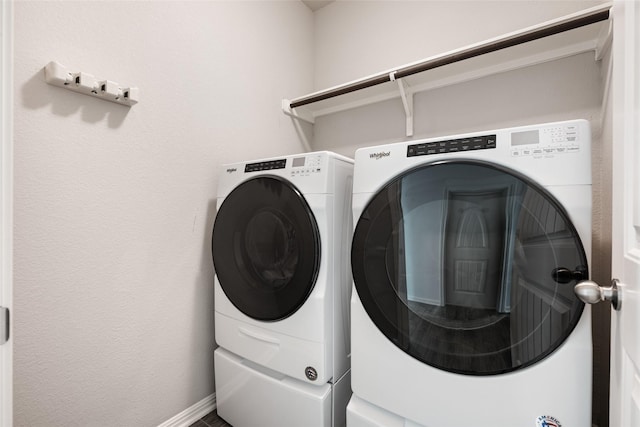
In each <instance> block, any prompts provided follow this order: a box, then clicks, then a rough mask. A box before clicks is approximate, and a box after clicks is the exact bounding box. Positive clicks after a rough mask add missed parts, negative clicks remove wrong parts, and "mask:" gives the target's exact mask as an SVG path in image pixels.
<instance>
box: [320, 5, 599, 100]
mask: <svg viewBox="0 0 640 427" xmlns="http://www.w3.org/2000/svg"><path fill="white" fill-rule="evenodd" d="M600 3H604V0H600V1H599V0H595V1H594V0H590V1H586V0H548V1H540V0H497V1H496V0H456V1H449V0H428V1H425V0H422V1H420V0H419V1H415V0H385V1H351V0H337V1H336V2H334V3H331V4H329V5H328V6H325V7H324V8H322V9H320V10H318V11H317V12H316V13H315V25H316V30H315V32H316V37H315V89H316V90H321V89H325V88H327V87H331V86H334V85H337V84H341V83H345V82H348V81H351V80H354V79H358V78H361V77H364V76H367V75H370V74H373V73H378V72H381V71H384V70H388V69H392V68H394V67H397V66H400V65H404V64H408V63H411V62H414V61H418V60H422V59H424V58H428V57H430V56H432V55H436V54H440V53H443V52H447V51H449V50H452V49H457V48H460V47H463V46H466V45H469V44H472V43H477V42H479V41H482V40H487V39H490V38H492V37H496V36H500V35H502V34H506V33H509V32H511V31H516V30H519V29H522V28H525V27H528V26H531V25H535V24H538V23H540V22H544V21H547V20H550V19H553V18H557V17H560V16H563V15H568V14H570V13H573V12H576V11H579V10H582V9H586V8H588V7H591V6H595V5H597V4H600Z"/></svg>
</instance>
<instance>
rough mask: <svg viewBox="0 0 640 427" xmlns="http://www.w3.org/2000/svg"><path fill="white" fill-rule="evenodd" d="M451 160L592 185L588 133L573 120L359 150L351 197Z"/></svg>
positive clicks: (551, 181)
mask: <svg viewBox="0 0 640 427" xmlns="http://www.w3.org/2000/svg"><path fill="white" fill-rule="evenodd" d="M451 160H455V161H461V160H472V161H482V162H488V163H493V164H496V165H501V166H504V167H507V168H509V169H511V170H513V171H516V172H519V173H521V174H523V175H525V176H527V177H528V178H529V179H532V180H534V181H536V182H537V183H538V184H540V185H543V186H552V185H590V184H591V130H590V126H589V122H587V121H586V120H571V121H564V122H554V123H545V124H537V125H530V126H522V127H515V128H507V129H499V130H490V131H483V132H473V133H467V134H460V135H452V136H444V137H438V138H429V139H422V140H417V141H405V142H400V143H394V144H387V145H378V146H374V147H367V148H361V149H359V150H357V151H356V155H355V171H354V183H353V192H354V193H370V192H375V191H376V190H378V189H379V188H381V187H382V186H383V185H384V184H386V183H387V182H388V181H389V180H391V179H392V178H394V177H396V176H397V175H399V174H401V173H402V172H405V171H407V170H409V169H412V168H415V167H418V166H423V165H426V164H429V163H437V162H442V161H451Z"/></svg>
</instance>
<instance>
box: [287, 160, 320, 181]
mask: <svg viewBox="0 0 640 427" xmlns="http://www.w3.org/2000/svg"><path fill="white" fill-rule="evenodd" d="M321 171H322V156H319V155H311V156H303V157H294V158H293V159H292V162H291V176H292V177H296V176H311V175H313V174H317V173H320V172H321Z"/></svg>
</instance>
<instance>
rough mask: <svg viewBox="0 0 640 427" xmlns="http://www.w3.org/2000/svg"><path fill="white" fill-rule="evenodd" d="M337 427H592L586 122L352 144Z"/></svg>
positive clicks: (588, 176) (588, 177)
mask: <svg viewBox="0 0 640 427" xmlns="http://www.w3.org/2000/svg"><path fill="white" fill-rule="evenodd" d="M353 192H354V194H353V210H354V224H355V229H354V237H353V242H352V258H351V263H352V269H353V279H354V285H355V292H354V293H353V296H352V304H351V309H352V310H351V320H352V330H351V337H352V341H351V348H352V358H351V365H352V370H351V373H352V389H353V397H352V399H351V401H350V403H349V405H348V408H347V425H348V426H349V427H364V426H366V427H371V426H384V427H396V426H397V427H399V426H404V427H407V426H425V427H470V426H474V427H493V426H495V425H504V426H518V427H543V426H544V427H547V426H564V427H588V426H591V398H592V396H591V370H592V342H591V315H590V309H589V307H585V306H584V304H583V303H582V302H581V301H580V300H579V299H578V298H577V297H576V296H575V295H574V290H573V288H574V285H575V284H576V283H577V282H579V281H580V280H582V279H586V278H588V276H589V269H588V265H589V259H590V251H591V143H590V127H589V124H588V123H587V122H586V121H584V120H576V121H568V122H558V123H549V124H541V125H536V126H526V127H520V128H512V129H502V130H493V131H487V132H479V133H473V134H465V135H456V136H450V137H444V138H434V139H427V140H421V141H409V142H403V143H397V144H391V145H384V146H377V147H371V148H365V149H361V150H358V151H357V152H356V158H355V170H354V190H353Z"/></svg>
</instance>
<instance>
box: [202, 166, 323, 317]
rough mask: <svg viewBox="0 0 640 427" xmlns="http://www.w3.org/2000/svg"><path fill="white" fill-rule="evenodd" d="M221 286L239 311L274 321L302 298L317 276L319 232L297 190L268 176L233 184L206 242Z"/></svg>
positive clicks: (289, 311) (310, 288)
mask: <svg viewBox="0 0 640 427" xmlns="http://www.w3.org/2000/svg"><path fill="white" fill-rule="evenodd" d="M211 250H212V254H213V264H214V266H215V270H216V275H217V277H218V281H219V283H220V286H221V287H222V290H223V291H224V293H225V294H226V295H227V297H228V298H229V300H230V301H231V302H232V303H233V304H234V305H235V306H236V308H238V310H240V311H241V312H243V313H244V314H246V315H247V316H249V317H252V318H254V319H258V320H280V319H283V318H285V317H288V316H290V315H291V314H293V313H294V312H295V311H296V310H298V308H300V306H302V304H303V303H304V302H305V301H306V299H307V298H308V296H309V294H310V293H311V290H312V289H313V286H314V285H315V282H316V278H317V276H318V268H319V266H320V234H319V232H318V225H317V223H316V220H315V218H314V216H313V213H312V212H311V209H310V208H309V205H308V204H307V202H306V201H305V199H304V197H303V196H302V194H300V192H299V191H298V190H297V189H296V188H295V187H294V186H293V185H292V184H291V183H289V182H288V181H286V180H284V179H281V178H278V177H271V176H262V177H258V178H254V179H251V180H248V181H245V182H244V183H242V184H240V185H239V186H238V187H236V188H235V189H234V190H233V191H232V192H231V193H230V194H229V195H228V196H227V198H226V199H225V200H224V202H223V203H222V206H220V209H219V211H218V214H217V216H216V220H215V224H214V226H213V237H212V242H211Z"/></svg>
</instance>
